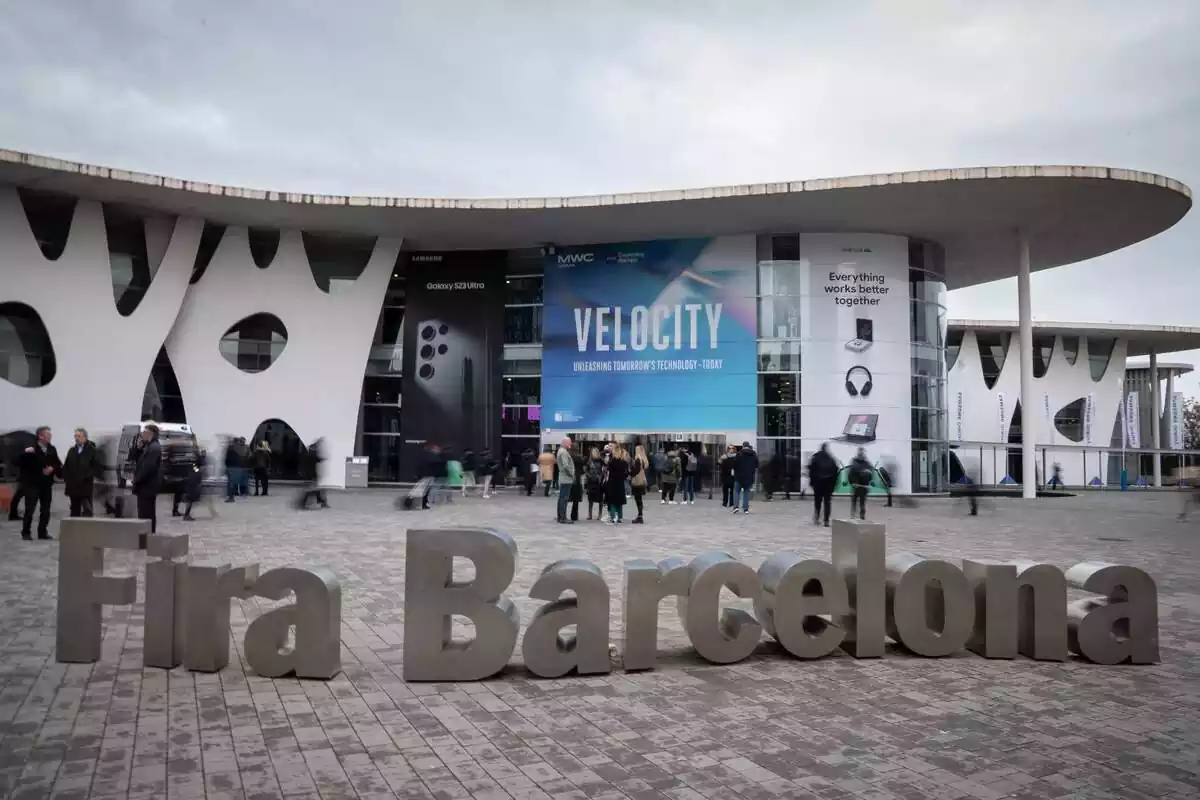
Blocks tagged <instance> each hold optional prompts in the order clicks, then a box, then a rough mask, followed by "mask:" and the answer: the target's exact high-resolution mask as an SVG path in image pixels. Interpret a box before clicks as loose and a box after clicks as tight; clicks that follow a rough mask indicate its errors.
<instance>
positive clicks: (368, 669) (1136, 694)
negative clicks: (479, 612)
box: [0, 490, 1200, 800]
mask: <svg viewBox="0 0 1200 800" xmlns="http://www.w3.org/2000/svg"><path fill="white" fill-rule="evenodd" d="M651 497H653V495H651ZM393 499H394V495H393V494H392V493H390V492H387V491H382V490H380V491H375V490H372V491H367V492H357V493H346V494H341V495H335V496H334V498H333V503H334V508H333V509H331V510H329V511H322V512H308V513H300V512H296V511H294V510H292V509H291V508H289V507H288V504H287V500H288V498H287V497H284V496H278V497H271V498H248V499H246V500H244V501H239V502H238V503H236V504H234V505H232V506H229V505H222V506H220V507H219V508H220V510H221V512H222V514H221V516H220V517H219V518H218V519H216V520H214V521H201V522H198V523H195V524H194V525H192V526H187V527H185V526H184V525H183V524H181V523H179V522H177V521H174V520H171V519H170V518H169V517H168V518H166V519H163V520H162V521H161V522H162V527H163V529H164V530H170V531H183V530H186V531H188V532H189V533H191V534H192V539H191V549H192V558H193V560H195V561H197V562H208V563H213V562H216V563H223V562H230V563H233V564H239V563H248V562H260V563H261V564H262V565H263V568H264V569H266V568H270V567H273V566H282V565H286V564H297V565H318V564H324V565H328V566H330V567H331V568H332V569H333V570H334V571H335V572H336V573H337V574H338V575H339V576H340V577H341V579H342V582H343V598H342V608H343V628H342V636H343V648H342V657H343V663H344V667H345V671H344V672H343V674H342V675H340V676H338V677H337V678H336V679H334V680H332V681H329V682H315V681H298V680H295V679H280V680H269V679H265V678H260V677H258V676H256V675H254V674H253V673H250V672H248V671H247V669H246V667H245V665H244V662H243V660H242V657H241V640H242V637H243V635H244V634H245V630H246V627H247V626H248V624H249V623H250V621H252V620H253V619H254V618H255V617H256V616H258V615H259V614H261V613H262V612H263V611H265V610H267V609H269V608H271V607H273V606H274V605H276V604H275V603H273V602H271V601H266V600H263V599H261V598H259V599H254V600H250V601H244V602H241V601H238V602H235V603H234V604H233V613H232V627H233V651H232V652H233V654H234V655H233V662H234V663H232V664H231V666H230V667H229V668H228V669H226V670H225V671H223V672H221V673H220V674H216V675H206V674H201V673H189V672H187V671H185V670H182V669H176V670H171V671H162V670H153V669H151V670H143V669H142V666H141V648H142V641H141V639H142V631H141V624H142V613H143V612H142V607H141V606H140V605H137V606H134V607H132V608H116V609H107V610H106V611H105V630H104V640H103V658H102V660H101V661H100V662H99V663H97V664H94V665H87V664H71V665H68V664H57V663H56V662H55V661H54V660H53V650H54V602H55V601H54V589H55V581H56V565H55V556H56V547H57V545H55V544H54V543H40V542H32V543H26V542H21V541H20V540H19V539H18V538H17V530H16V528H15V527H14V526H13V525H11V524H9V523H7V522H4V521H0V526H2V527H0V556H2V557H0V600H2V601H3V612H0V797H21V798H34V797H38V798H42V797H63V798H69V797H81V798H82V797H94V798H109V797H114V798H115V797H121V798H155V799H156V800H157V799H158V798H170V799H171V800H175V798H188V797H196V798H255V799H256V800H266V799H267V798H283V797H287V798H293V797H295V798H341V797H348V798H349V797H364V798H376V797H378V798H384V797H402V798H444V799H447V800H454V799H456V798H472V799H474V800H481V799H486V798H496V799H497V800H513V799H514V798H518V799H519V798H561V799H562V800H607V799H610V798H656V799H658V800H667V799H669V800H697V798H729V797H746V798H803V797H814V798H858V799H859V800H863V799H865V798H877V799H878V800H883V798H921V799H922V800H924V799H925V798H981V799H986V798H997V797H1025V798H1046V799H1047V800H1049V799H1051V798H1065V797H1096V798H1122V800H1126V799H1127V798H1173V797H1195V796H1200V682H1198V679H1200V619H1198V612H1200V524H1198V522H1200V521H1198V522H1192V523H1177V522H1176V521H1175V519H1174V513H1175V511H1176V510H1177V507H1178V502H1177V498H1176V497H1175V496H1173V495H1163V494H1152V493H1149V494H1124V495H1121V494H1115V493H1114V494H1100V495H1081V496H1078V497H1074V498H1065V499H1047V500H1038V501H1035V502H1031V503H1025V502H1021V501H1011V500H997V501H993V502H991V503H989V504H988V507H987V508H986V509H985V512H984V513H983V514H982V515H981V516H980V517H977V518H969V517H966V516H965V515H964V510H963V508H962V507H961V506H959V505H958V504H956V503H954V502H951V501H948V500H926V501H924V502H922V503H921V504H920V506H919V507H917V508H915V509H914V508H906V509H899V508H897V509H885V508H883V507H882V506H880V505H878V504H876V505H873V506H872V507H871V509H870V513H871V515H872V517H873V518H875V519H877V520H879V521H883V522H885V523H887V526H888V539H889V549H890V550H893V551H894V550H912V551H915V552H919V553H921V554H923V555H927V556H930V557H942V558H948V559H960V558H963V557H979V558H1004V557H1018V556H1019V557H1027V558H1030V559H1035V560H1040V561H1046V562H1050V563H1056V564H1058V565H1060V566H1067V565H1070V564H1073V563H1077V562H1079V561H1084V560H1108V561H1116V562H1120V563H1128V564H1133V565H1136V566H1141V567H1143V568H1145V569H1147V570H1148V571H1149V572H1150V573H1151V574H1152V575H1154V576H1155V578H1156V579H1157V580H1158V585H1159V609H1160V625H1161V645H1162V657H1163V660H1162V663H1161V664H1158V665H1154V666H1141V667H1098V666H1094V665H1090V664H1086V663H1082V662H1078V661H1070V662H1067V663H1065V664H1041V663H1034V662H1030V661H1027V660H1017V661H1012V662H1004V661H985V660H983V659H980V658H977V657H974V656H972V655H969V654H964V655H961V656H959V657H954V658H950V659H944V660H925V659H918V658H913V657H911V656H907V655H905V654H904V653H903V652H902V651H901V650H900V649H899V648H891V649H890V651H889V653H888V655H887V657H885V658H883V659H880V660H873V661H871V660H865V661H856V660H854V659H852V658H850V657H848V656H846V655H844V654H843V655H838V656H832V657H829V658H826V659H822V660H819V661H815V662H799V661H797V660H795V659H792V658H790V657H787V656H786V655H784V654H782V652H781V651H780V649H779V648H778V647H777V646H775V645H774V644H772V643H769V642H766V641H764V642H763V644H762V645H761V646H760V647H759V650H758V652H757V653H756V654H755V656H754V657H752V658H751V659H749V660H747V661H745V662H743V663H741V664H737V665H732V666H726V667H716V666H711V665H708V664H705V663H703V662H701V661H699V660H698V659H697V657H696V656H695V654H694V652H693V651H691V650H690V648H689V647H688V644H687V639H686V637H685V636H684V634H683V631H682V628H681V626H680V623H679V619H678V616H677V615H676V613H675V610H674V607H673V605H671V604H664V605H663V606H662V613H661V616H660V630H659V638H660V649H661V658H660V667H659V669H658V670H656V671H653V672H647V673H635V674H625V673H622V672H619V671H617V672H614V673H612V674H611V675H607V676H601V677H588V678H565V679H560V680H556V681H546V680H539V679H535V678H533V677H532V676H530V675H529V674H528V673H526V672H525V671H524V669H523V668H522V667H521V666H520V653H519V648H518V653H516V654H514V658H513V666H512V667H510V668H509V669H508V670H506V672H505V673H504V674H503V675H502V676H500V677H498V678H496V679H493V680H489V681H484V682H480V683H474V684H406V683H404V681H403V680H402V679H401V675H400V666H401V662H402V656H403V620H404V609H403V585H404V559H403V553H404V542H405V531H406V528H407V527H409V526H421V527H429V526H443V525H445V526H449V525H494V526H498V527H502V528H505V529H507V530H508V531H510V532H511V533H512V534H513V535H514V536H515V538H516V539H517V542H518V545H519V547H520V559H519V563H518V572H517V577H516V579H515V581H514V585H513V587H512V588H511V589H510V594H511V596H512V597H513V599H514V600H515V602H516V603H517V605H518V607H519V608H520V610H521V612H522V616H523V619H524V620H526V621H528V619H529V617H530V615H531V614H532V613H533V611H534V610H535V609H536V608H537V606H538V605H539V604H538V603H537V602H535V601H530V600H529V599H528V597H527V593H528V589H529V587H530V586H531V585H532V583H533V581H534V580H535V579H536V577H537V575H538V572H539V571H540V569H541V568H542V567H543V566H544V565H546V564H548V563H550V562H552V561H555V560H557V559H560V558H564V557H569V556H583V557H587V558H589V559H591V560H593V561H594V562H595V563H596V564H597V565H599V566H600V567H601V569H603V570H604V573H605V575H606V577H607V578H608V580H609V583H610V585H611V586H612V587H613V589H614V598H613V606H612V624H613V631H612V639H613V641H614V642H619V641H620V636H621V623H620V619H619V616H620V613H621V606H620V598H619V587H620V577H621V564H622V561H623V560H624V559H625V558H628V557H632V556H647V557H651V558H655V559H661V558H664V557H666V556H672V555H678V556H684V557H690V556H693V555H696V554H698V553H700V552H702V551H704V550H708V549H713V548H720V549H727V550H730V551H732V552H733V553H734V554H735V555H737V556H739V557H741V558H742V559H744V560H745V561H746V562H747V563H749V564H751V565H752V566H757V565H758V564H759V563H760V562H761V560H762V559H763V558H764V557H766V556H768V555H770V554H771V553H774V552H776V551H778V550H783V549H790V550H796V551H798V552H800V553H802V554H804V555H807V556H812V557H820V558H828V554H829V539H828V535H827V534H828V532H827V531H826V530H824V529H820V528H813V527H811V526H810V525H808V524H807V521H806V520H807V517H808V513H809V507H808V506H807V504H801V503H799V502H795V501H793V502H791V503H782V502H775V503H770V504H768V503H761V502H760V503H757V504H755V508H754V510H755V513H754V514H752V515H751V516H750V517H741V516H736V517H735V516H729V515H727V514H726V513H725V512H723V511H722V510H721V509H720V508H719V506H718V504H717V503H714V502H711V501H707V500H704V499H701V500H700V501H699V502H698V503H697V504H696V505H695V506H663V505H660V504H658V503H651V504H650V505H649V506H648V509H649V511H648V520H647V524H646V525H644V526H633V525H623V526H620V527H610V526H605V525H601V524H598V523H595V522H591V523H588V522H581V523H579V524H578V525H574V526H559V525H555V524H553V523H552V521H551V517H552V515H553V500H547V499H545V498H540V497H534V498H525V497H513V496H508V497H501V498H499V499H496V500H490V501H483V500H480V499H475V498H473V499H469V500H467V501H465V502H464V501H460V502H456V503H454V504H453V505H451V506H446V507H439V508H436V509H434V510H433V511H430V512H424V513H398V512H395V511H393V510H392V500H393ZM840 504H841V506H842V508H839V510H843V511H844V505H845V501H844V500H843V501H840ZM56 505H57V506H58V509H59V511H60V512H61V509H62V508H63V507H64V503H63V500H62V498H58V499H57V500H56ZM165 506H166V504H165V503H164V505H163V507H162V508H161V510H162V511H166V510H167V509H166V507H165ZM143 563H144V556H142V555H141V554H123V553H110V554H109V555H108V558H107V563H106V569H107V570H108V571H109V572H111V573H114V574H130V573H136V574H139V575H140V574H141V570H142V565H143ZM139 588H140V587H139ZM738 604H739V605H741V606H742V607H748V605H749V604H748V603H745V602H742V601H738ZM460 632H461V631H460Z"/></svg>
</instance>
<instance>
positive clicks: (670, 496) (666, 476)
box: [658, 450, 683, 505]
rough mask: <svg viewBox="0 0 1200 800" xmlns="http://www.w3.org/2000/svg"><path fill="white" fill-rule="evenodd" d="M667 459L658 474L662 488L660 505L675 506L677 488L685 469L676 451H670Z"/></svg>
mask: <svg viewBox="0 0 1200 800" xmlns="http://www.w3.org/2000/svg"><path fill="white" fill-rule="evenodd" d="M665 458H666V461H664V462H663V466H662V469H661V470H659V473H658V482H659V485H660V486H661V487H662V488H661V489H660V490H659V503H660V504H662V505H667V504H670V505H675V487H676V486H678V485H679V476H680V475H681V474H682V472H683V469H682V466H681V465H680V463H679V457H678V456H677V455H675V451H674V450H670V451H668V452H667V454H666V456H665Z"/></svg>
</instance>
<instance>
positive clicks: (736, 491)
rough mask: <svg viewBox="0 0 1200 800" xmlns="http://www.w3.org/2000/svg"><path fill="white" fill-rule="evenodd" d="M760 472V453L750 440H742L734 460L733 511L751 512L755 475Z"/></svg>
mask: <svg viewBox="0 0 1200 800" xmlns="http://www.w3.org/2000/svg"><path fill="white" fill-rule="evenodd" d="M757 474H758V454H757V453H755V452H754V448H753V447H751V446H750V443H749V442H742V449H741V450H739V451H738V454H737V455H736V456H735V457H734V460H733V478H734V486H733V495H734V505H733V513H734V514H737V513H738V512H741V513H743V514H749V513H750V493H751V492H753V491H754V477H755V475H757Z"/></svg>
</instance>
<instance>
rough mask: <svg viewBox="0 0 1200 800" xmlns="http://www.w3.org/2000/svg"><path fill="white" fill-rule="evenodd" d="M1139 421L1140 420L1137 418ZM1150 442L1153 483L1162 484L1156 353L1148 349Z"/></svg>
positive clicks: (1160, 427) (1158, 485)
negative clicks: (1152, 447)
mask: <svg viewBox="0 0 1200 800" xmlns="http://www.w3.org/2000/svg"><path fill="white" fill-rule="evenodd" d="M1138 422H1141V420H1138ZM1150 423H1151V424H1150V443H1151V444H1152V445H1153V446H1154V485H1155V486H1156V487H1161V486H1162V454H1161V453H1159V452H1158V449H1159V448H1160V447H1162V417H1160V416H1159V405H1158V353H1156V352H1155V351H1154V350H1151V351H1150Z"/></svg>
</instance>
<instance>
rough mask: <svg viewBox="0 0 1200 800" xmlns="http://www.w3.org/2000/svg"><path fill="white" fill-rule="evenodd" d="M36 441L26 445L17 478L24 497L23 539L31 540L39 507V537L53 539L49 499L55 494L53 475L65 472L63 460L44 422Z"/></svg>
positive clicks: (37, 432)
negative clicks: (34, 513)
mask: <svg viewBox="0 0 1200 800" xmlns="http://www.w3.org/2000/svg"><path fill="white" fill-rule="evenodd" d="M35 435H36V436H37V441H36V442H34V444H33V446H32V447H26V448H25V452H24V453H22V454H21V459H20V464H19V469H18V473H17V481H18V482H19V483H20V494H21V496H22V497H23V498H24V499H25V514H24V517H23V518H22V521H21V538H22V539H25V540H27V541H28V540H30V539H32V538H33V537H32V533H31V530H32V528H33V512H34V509H37V510H38V528H37V533H38V538H39V539H52V538H54V537H52V536H51V535H50V501H51V500H52V499H53V497H54V476H55V475H60V474H62V461H60V460H59V458H58V451H57V450H56V449H55V448H54V445H53V444H51V443H50V441H51V439H52V438H53V436H52V435H51V431H50V427H49V426H48V425H43V426H41V427H40V428H38V429H37V431H36V432H35Z"/></svg>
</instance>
